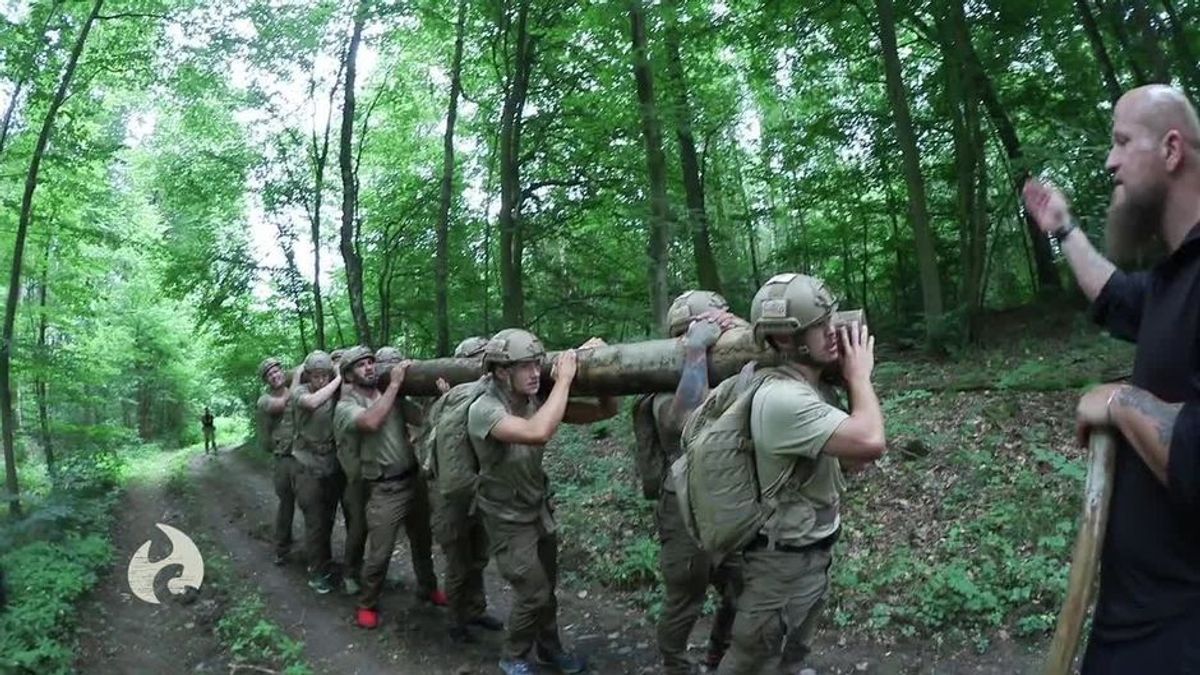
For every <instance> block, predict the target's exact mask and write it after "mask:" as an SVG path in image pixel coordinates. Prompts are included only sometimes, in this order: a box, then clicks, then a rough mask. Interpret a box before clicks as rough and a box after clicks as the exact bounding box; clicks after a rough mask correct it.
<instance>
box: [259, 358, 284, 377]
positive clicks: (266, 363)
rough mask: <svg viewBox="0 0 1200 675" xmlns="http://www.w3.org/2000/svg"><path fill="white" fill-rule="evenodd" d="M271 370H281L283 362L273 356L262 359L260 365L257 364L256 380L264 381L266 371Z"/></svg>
mask: <svg viewBox="0 0 1200 675" xmlns="http://www.w3.org/2000/svg"><path fill="white" fill-rule="evenodd" d="M272 368H279V369H280V370H282V369H283V362H282V361H280V360H279V359H277V358H275V357H274V356H268V357H267V358H265V359H263V361H262V363H260V364H258V379H260V380H262V379H266V377H267V371H268V370H270V369H272Z"/></svg>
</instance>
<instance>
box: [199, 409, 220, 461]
mask: <svg viewBox="0 0 1200 675" xmlns="http://www.w3.org/2000/svg"><path fill="white" fill-rule="evenodd" d="M200 429H201V431H203V432H204V454H206V455H207V454H208V449H209V448H210V447H211V448H212V454H214V455H215V454H217V427H216V425H215V424H214V423H213V414H212V411H211V410H209V409H208V407H205V408H204V415H203V416H202V417H201V418H200Z"/></svg>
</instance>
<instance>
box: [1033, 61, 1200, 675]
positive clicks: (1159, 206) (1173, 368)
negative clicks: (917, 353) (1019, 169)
mask: <svg viewBox="0 0 1200 675" xmlns="http://www.w3.org/2000/svg"><path fill="white" fill-rule="evenodd" d="M1105 168H1106V169H1107V170H1108V172H1109V173H1110V174H1111V175H1112V178H1113V185H1114V187H1113V193H1112V202H1111V204H1110V206H1109V212H1108V223H1107V229H1106V240H1107V245H1108V253H1109V257H1111V258H1114V259H1116V260H1117V261H1118V262H1122V261H1128V260H1130V259H1131V258H1133V257H1136V256H1137V255H1138V254H1139V253H1141V252H1143V251H1144V250H1145V249H1146V248H1147V246H1149V245H1151V244H1154V243H1157V244H1158V245H1159V246H1160V247H1161V248H1163V249H1165V251H1166V255H1165V257H1164V258H1163V259H1162V260H1161V261H1159V262H1158V263H1157V264H1156V265H1155V266H1154V267H1153V268H1152V269H1149V270H1147V271H1141V272H1124V271H1122V270H1120V269H1118V268H1117V267H1116V265H1114V264H1113V263H1112V262H1110V261H1109V259H1108V258H1106V257H1105V256H1104V255H1101V254H1100V253H1099V252H1098V251H1097V250H1096V249H1095V248H1094V247H1093V246H1092V244H1091V242H1089V241H1088V238H1087V237H1086V236H1085V235H1084V234H1083V233H1082V232H1080V231H1079V230H1078V228H1077V227H1076V226H1075V223H1074V221H1073V220H1072V219H1071V214H1070V209H1069V208H1068V206H1067V202H1066V199H1065V198H1064V197H1063V195H1062V193H1060V192H1059V191H1058V190H1056V189H1055V188H1053V187H1051V186H1048V185H1044V184H1041V183H1038V182H1036V181H1030V182H1029V183H1028V184H1026V186H1025V203H1026V206H1027V207H1028V209H1029V211H1030V214H1031V215H1032V216H1033V218H1034V220H1035V221H1036V222H1037V224H1038V226H1039V227H1040V228H1041V229H1042V230H1043V231H1045V232H1046V233H1048V234H1050V235H1051V236H1054V237H1055V238H1057V239H1058V240H1059V242H1060V243H1061V245H1062V249H1063V251H1064V253H1065V254H1066V257H1067V261H1068V263H1069V264H1070V266H1071V271H1072V272H1073V273H1074V274H1075V278H1076V280H1077V281H1078V283H1079V286H1080V288H1082V289H1083V292H1084V294H1085V295H1087V297H1088V299H1089V300H1091V302H1092V314H1093V317H1094V318H1095V319H1096V321H1097V322H1098V323H1099V324H1100V325H1101V326H1104V327H1105V328H1106V329H1107V330H1108V331H1109V332H1110V333H1111V334H1112V335H1113V336H1115V337H1118V338H1121V339H1124V340H1128V341H1130V342H1134V343H1136V344H1137V352H1136V356H1135V358H1134V367H1133V377H1132V380H1131V383H1130V384H1119V385H1113V384H1106V385H1101V386H1098V387H1095V388H1094V389H1092V390H1091V391H1089V392H1087V394H1085V395H1084V396H1083V398H1082V399H1080V401H1079V404H1078V407H1077V410H1076V423H1077V427H1078V431H1079V440H1080V442H1081V443H1085V442H1086V441H1087V436H1088V432H1089V430H1090V429H1093V428H1096V427H1108V428H1110V429H1112V430H1113V431H1114V432H1115V433H1116V435H1117V437H1118V446H1117V457H1116V468H1115V471H1114V483H1113V494H1112V507H1111V515H1110V517H1109V523H1108V530H1107V533H1106V536H1105V539H1104V550H1103V552H1102V553H1101V567H1100V593H1099V597H1098V599H1097V603H1096V613H1095V618H1094V620H1093V624H1092V635H1091V639H1090V640H1089V643H1088V649H1087V652H1086V654H1085V656H1084V662H1083V667H1082V671H1081V672H1083V673H1085V674H1086V675H1100V674H1108V673H1113V674H1116V673H1156V674H1158V675H1170V674H1172V673H1179V674H1182V673H1196V672H1200V527H1198V526H1197V522H1198V519H1200V121H1197V116H1196V110H1195V108H1194V107H1193V106H1192V104H1191V103H1190V102H1189V101H1188V100H1187V98H1186V97H1185V96H1184V95H1183V94H1182V93H1181V92H1179V91H1178V90H1177V89H1174V88H1171V87H1168V86H1165V85H1150V86H1146V87H1139V88H1137V89H1134V90H1132V91H1130V92H1128V93H1126V94H1125V95H1124V96H1122V97H1121V99H1120V100H1119V101H1118V102H1117V105H1116V108H1115V109H1114V110H1113V125H1112V149H1111V150H1110V151H1109V153H1108V159H1107V161H1106V162H1105Z"/></svg>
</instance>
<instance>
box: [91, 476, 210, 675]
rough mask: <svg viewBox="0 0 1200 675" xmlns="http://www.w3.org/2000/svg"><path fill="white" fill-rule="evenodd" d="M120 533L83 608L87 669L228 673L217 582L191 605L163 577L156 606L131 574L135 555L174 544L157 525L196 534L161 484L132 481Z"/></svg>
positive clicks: (158, 554) (106, 673) (155, 555)
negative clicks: (133, 586) (216, 630)
mask: <svg viewBox="0 0 1200 675" xmlns="http://www.w3.org/2000/svg"><path fill="white" fill-rule="evenodd" d="M117 508H118V509H119V511H118V522H117V525H116V527H115V529H114V533H113V564H112V566H111V568H110V569H109V570H108V572H107V573H106V575H105V576H104V578H103V579H101V581H100V583H98V584H97V585H96V590H95V591H94V592H93V593H92V594H91V596H90V597H89V598H88V600H86V601H85V602H84V603H83V605H82V606H81V607H80V612H81V614H82V619H81V625H80V629H79V648H78V651H77V661H76V666H75V667H76V670H77V671H78V672H80V673H97V674H98V675H101V674H102V675H110V674H112V673H181V672H183V673H190V672H227V671H228V664H227V658H226V656H225V655H224V654H223V653H222V650H221V646H220V644H219V643H218V642H217V639H216V636H215V635H214V634H213V624H214V623H215V621H216V620H217V618H218V617H219V613H220V612H219V606H218V603H217V601H216V600H215V599H214V598H213V597H211V595H212V594H211V590H210V589H211V587H206V586H205V585H204V584H201V587H200V592H199V594H198V596H197V597H189V598H188V600H189V602H187V604H184V603H182V602H180V600H178V599H177V598H176V597H175V596H171V595H170V593H169V592H167V591H166V589H165V584H166V579H167V578H169V577H170V576H171V575H170V574H160V575H159V583H158V585H157V588H156V590H157V596H158V598H159V599H160V601H161V603H162V604H158V605H152V604H149V603H146V602H143V601H142V600H139V599H138V598H136V597H134V595H133V593H132V592H131V591H130V589H129V583H128V581H127V578H126V574H127V569H128V565H129V560H130V558H131V557H132V556H133V554H134V552H135V551H137V549H138V548H139V547H140V546H141V545H142V544H143V543H144V542H145V541H146V540H148V539H149V540H151V541H153V544H151V547H150V559H151V560H158V559H160V558H162V557H163V556H164V555H165V554H166V553H167V552H168V549H169V543H168V541H167V539H166V537H165V536H163V534H162V533H161V532H160V531H159V530H158V528H156V527H155V526H154V525H155V523H165V524H167V525H171V526H173V527H175V528H177V529H179V530H181V531H183V532H185V533H186V532H190V531H194V527H193V526H194V523H193V522H190V521H189V520H188V519H187V517H186V515H185V514H184V512H183V511H181V510H180V509H179V508H178V507H177V505H176V504H175V500H173V499H172V498H170V497H169V496H168V495H167V494H166V493H165V489H164V487H163V486H161V485H152V484H136V485H133V486H131V487H130V488H129V489H128V490H127V491H126V493H125V496H124V497H123V498H122V500H121V504H120V505H119V506H118V507H117Z"/></svg>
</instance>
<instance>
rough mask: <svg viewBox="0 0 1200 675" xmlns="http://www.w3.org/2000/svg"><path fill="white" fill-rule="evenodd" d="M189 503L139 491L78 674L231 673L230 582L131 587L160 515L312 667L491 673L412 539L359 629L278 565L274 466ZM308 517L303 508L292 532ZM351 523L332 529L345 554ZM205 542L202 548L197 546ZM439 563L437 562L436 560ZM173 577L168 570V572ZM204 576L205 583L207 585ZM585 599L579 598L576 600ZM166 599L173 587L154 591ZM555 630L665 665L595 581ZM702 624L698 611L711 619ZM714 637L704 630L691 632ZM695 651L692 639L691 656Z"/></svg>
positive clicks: (239, 462) (877, 660) (122, 526)
mask: <svg viewBox="0 0 1200 675" xmlns="http://www.w3.org/2000/svg"><path fill="white" fill-rule="evenodd" d="M191 475H192V480H193V481H194V482H193V490H192V494H193V497H194V498H193V499H191V500H186V501H185V500H182V499H179V498H178V497H177V496H172V495H170V494H167V493H166V492H165V490H164V488H163V487H162V486H153V485H135V486H133V487H131V488H130V489H129V491H128V493H127V494H126V496H125V497H124V499H123V502H122V505H121V507H120V522H119V524H118V525H117V527H116V531H115V538H114V550H115V559H114V563H113V566H112V569H111V570H110V572H109V574H108V577H107V578H106V579H105V580H103V581H102V582H101V583H100V584H99V585H98V588H97V591H96V592H95V593H94V594H93V596H92V597H91V598H90V599H89V601H88V602H86V603H85V605H84V606H83V608H82V611H83V612H84V614H85V619H84V621H83V626H82V628H81V636H80V650H79V659H78V661H77V669H78V671H79V672H81V673H103V674H105V675H107V674H109V673H189V672H232V667H231V664H230V662H229V661H230V659H229V657H228V655H227V654H225V653H223V651H222V649H221V646H220V645H219V644H218V643H217V640H216V638H215V636H214V634H213V627H214V626H213V625H214V623H215V621H216V619H217V618H218V617H219V616H220V613H221V611H222V607H223V606H224V605H226V604H228V602H229V598H227V597H225V595H224V591H222V590H219V589H218V590H215V591H214V590H213V588H212V586H211V585H206V586H204V587H202V588H201V591H200V594H199V597H198V598H197V599H195V601H194V602H190V603H188V604H181V603H180V602H178V601H176V600H173V599H168V600H167V601H166V602H164V603H163V604H161V605H150V604H147V603H144V602H142V601H140V600H138V599H137V598H135V597H133V595H132V594H131V592H130V590H129V587H128V583H127V582H126V580H125V574H126V566H127V565H128V562H129V558H130V556H131V555H132V554H133V552H134V551H135V550H136V549H137V548H138V547H139V546H141V544H142V543H143V542H144V541H146V540H147V539H150V538H153V539H154V545H153V547H152V550H151V558H152V559H157V558H159V557H161V556H162V555H163V553H164V552H165V550H166V547H167V544H166V541H165V537H162V536H161V534H158V531H157V529H156V528H155V527H154V524H155V523H157V522H163V523H167V524H171V525H174V526H176V527H178V528H179V529H181V530H183V531H184V532H190V533H199V534H204V535H206V541H209V542H211V544H215V545H217V546H218V547H219V548H220V549H222V552H224V553H225V554H226V555H228V558H229V561H230V567H231V569H232V573H233V574H234V575H236V576H237V577H239V578H240V579H241V580H242V581H244V582H246V583H247V584H249V585H250V586H251V587H254V588H256V589H257V590H258V592H259V593H260V594H261V595H262V597H263V599H264V601H265V604H266V608H267V610H266V611H267V613H268V616H269V617H270V618H271V619H272V620H274V621H275V622H276V623H278V624H279V625H280V626H282V627H283V628H284V629H285V630H286V631H287V632H288V633H289V634H290V635H292V636H293V637H295V638H298V639H301V640H303V641H304V656H305V659H306V660H307V661H308V662H309V663H310V664H311V665H312V667H313V669H314V670H315V671H316V672H318V673H339V674H340V673H345V674H359V673H361V674H371V673H413V674H417V673H420V674H426V673H429V674H436V673H448V674H454V675H466V674H469V673H495V672H498V670H497V669H496V666H495V664H496V659H497V655H498V652H499V648H500V641H501V636H500V635H499V634H486V633H480V634H479V636H480V638H481V640H480V642H479V643H478V644H474V645H466V646H463V645H457V644H453V643H451V642H450V641H449V639H448V638H447V637H446V626H447V623H446V617H445V612H444V610H442V609H439V608H436V607H433V606H430V605H427V604H424V603H421V602H418V601H417V600H416V599H415V598H414V597H413V595H412V594H411V593H410V592H408V591H406V590H405V588H406V587H407V588H411V587H412V585H413V584H412V568H411V566H410V564H409V554H408V549H407V546H405V545H401V546H400V547H399V548H398V550H397V552H396V554H395V557H394V559H393V564H392V566H391V570H390V576H391V577H392V578H393V580H394V582H395V584H393V586H394V587H393V588H390V589H389V590H388V591H387V592H386V593H385V595H384V598H383V600H382V607H383V609H384V624H383V626H382V627H381V628H380V629H379V630H376V631H371V632H367V631H363V630H361V629H358V628H357V627H355V626H354V625H353V622H352V620H351V617H352V613H353V608H354V602H353V598H351V597H348V596H346V595H343V594H342V593H340V592H334V593H330V594H328V595H325V596H320V595H317V594H315V593H313V592H312V591H311V590H309V589H308V587H307V585H306V583H305V575H304V571H303V566H302V563H301V562H300V561H299V560H298V558H299V556H296V558H297V560H294V561H292V562H289V563H288V564H287V565H285V566H283V567H276V566H275V565H274V564H272V557H273V556H272V547H271V544H270V531H271V524H270V523H271V521H272V519H273V514H274V508H275V494H274V490H273V488H272V486H271V482H270V478H269V476H268V475H267V467H266V466H264V465H262V464H257V463H255V462H252V461H250V460H249V459H248V458H246V457H245V456H243V455H241V454H239V453H237V452H231V451H228V450H223V451H222V452H221V453H220V454H219V456H218V457H217V458H215V459H208V458H204V457H203V456H198V457H197V458H196V459H195V460H194V461H193V462H192V465H191ZM302 523H303V516H302V515H301V514H300V513H299V512H297V516H296V522H295V527H296V530H297V531H296V535H297V538H298V537H299V535H300V531H299V530H300V527H301V525H302ZM343 534H344V530H343V529H342V528H341V527H340V526H339V527H337V528H336V529H335V533H334V551H335V558H336V557H337V555H336V554H338V553H340V550H341V547H342V537H343ZM203 552H204V551H203V550H202V553H203ZM436 562H437V565H438V569H439V570H440V569H441V560H440V559H439V560H437V561H436ZM486 575H487V577H486V581H487V588H488V598H489V601H490V602H491V603H492V606H491V612H492V613H493V614H495V615H496V616H498V617H501V618H503V617H506V616H507V614H508V610H509V607H510V605H511V597H512V596H511V589H510V588H508V587H507V585H506V584H504V582H503V580H501V579H500V578H499V576H498V575H497V573H496V570H495V566H494V565H493V566H490V567H489V568H488V570H487V572H486ZM161 576H164V577H165V576H167V575H161ZM206 584H207V582H206ZM580 596H584V597H580ZM159 597H160V598H169V594H167V593H166V592H165V591H163V590H162V589H160V593H159ZM559 599H560V605H561V606H560V625H561V626H562V631H563V638H564V641H565V642H566V643H567V644H568V645H569V646H573V647H574V648H575V649H577V650H578V651H579V652H581V653H583V654H584V655H586V656H588V658H589V661H590V663H591V666H592V668H591V672H593V673H613V674H617V673H619V674H633V675H641V674H643V673H653V672H657V669H656V665H657V652H656V650H655V648H654V632H653V627H652V626H651V624H650V621H649V619H648V618H647V617H646V616H644V615H643V613H642V612H639V611H636V610H633V609H630V608H629V603H625V602H623V601H622V599H621V598H620V597H619V596H617V595H614V594H610V593H608V592H606V591H605V590H604V589H600V588H590V589H587V590H586V593H584V592H582V591H580V590H579V589H574V588H571V589H565V588H564V589H560V591H559ZM706 622H707V620H704V623H706ZM705 635H707V626H704V625H702V626H698V627H697V629H696V631H695V632H694V633H693V639H694V640H696V641H700V640H701V639H702V636H705ZM700 650H701V647H700V646H699V645H697V646H696V654H697V657H699V655H700ZM1037 663H1038V658H1037V654H1036V653H1035V652H1034V651H1031V649H1030V648H1029V647H1025V646H1022V645H1020V644H1017V643H1013V642H1003V643H999V644H994V645H993V648H992V649H991V650H990V651H989V652H988V653H987V654H986V655H979V654H976V653H974V652H973V651H971V650H969V649H954V648H950V647H945V646H935V645H931V644H912V645H901V646H897V647H892V648H888V647H881V646H879V645H874V644H853V643H851V644H847V643H845V642H844V641H842V640H839V636H838V635H837V634H835V633H832V632H831V631H828V630H827V631H825V632H823V633H822V634H821V635H820V636H819V637H818V642H817V645H816V653H815V655H814V657H813V659H812V662H811V663H810V664H809V665H810V666H811V667H813V668H815V669H816V671H817V673H818V674H819V675H831V674H833V673H862V672H867V673H881V674H900V673H938V674H939V675H940V674H942V673H948V674H962V675H968V674H972V675H976V674H995V675H1000V674H1001V673H1003V674H1005V675H1007V674H1010V673H1022V672H1033V671H1034V670H1036V665H1037Z"/></svg>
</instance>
